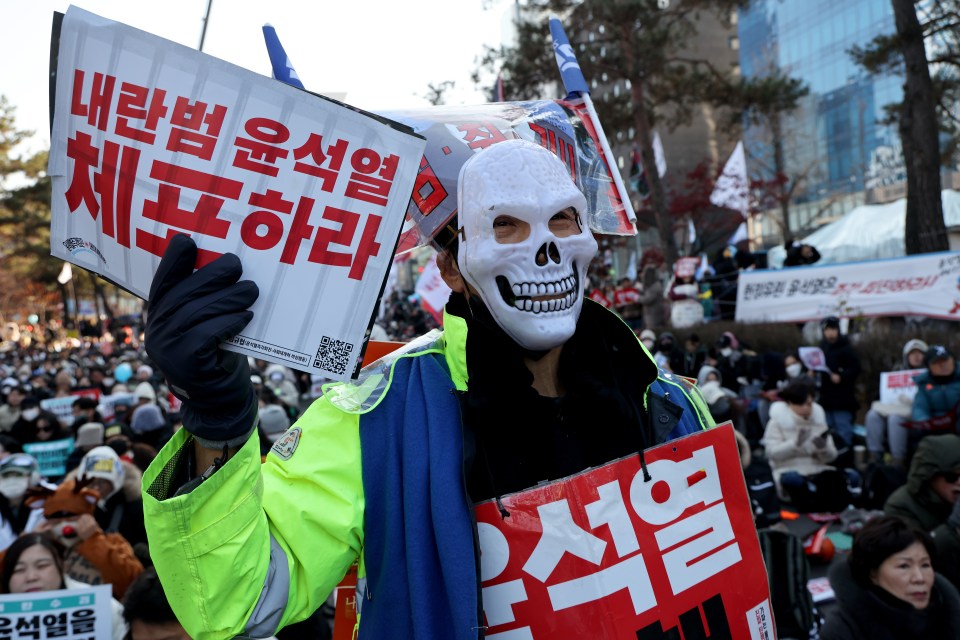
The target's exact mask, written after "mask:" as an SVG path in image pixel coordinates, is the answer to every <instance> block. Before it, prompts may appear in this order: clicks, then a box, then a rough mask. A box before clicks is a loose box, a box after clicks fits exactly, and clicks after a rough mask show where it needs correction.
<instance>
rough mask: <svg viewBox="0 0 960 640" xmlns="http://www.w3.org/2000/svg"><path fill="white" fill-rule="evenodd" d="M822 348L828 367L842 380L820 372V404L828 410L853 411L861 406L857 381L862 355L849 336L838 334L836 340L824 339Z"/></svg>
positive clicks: (821, 344) (821, 343)
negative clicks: (828, 340) (838, 380)
mask: <svg viewBox="0 0 960 640" xmlns="http://www.w3.org/2000/svg"><path fill="white" fill-rule="evenodd" d="M820 348H821V349H822V350H823V355H824V358H825V360H826V365H827V368H828V369H830V371H831V372H833V373H837V374H839V375H840V382H838V383H835V382H833V380H831V379H830V374H829V373H824V372H820V399H819V401H820V406H822V407H823V408H824V409H825V410H826V411H853V412H856V410H857V409H858V408H859V406H860V404H859V403H858V402H857V389H856V382H857V378H858V377H859V376H860V371H861V366H860V356H859V354H857V350H856V349H854V348H853V345H852V344H850V339H849V338H847V336H837V341H836V342H833V343H831V342H827V341H826V340H822V341H821V342H820Z"/></svg>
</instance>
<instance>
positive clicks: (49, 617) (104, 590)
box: [0, 584, 113, 640]
mask: <svg viewBox="0 0 960 640" xmlns="http://www.w3.org/2000/svg"><path fill="white" fill-rule="evenodd" d="M110 599H111V594H110V585H108V584H102V585H98V586H96V587H85V588H81V589H60V590H58V591H39V592H35V593H21V594H5V595H3V596H0V637H2V638H61V639H62V640H111V639H112V637H113V625H112V618H113V611H112V610H111V608H110Z"/></svg>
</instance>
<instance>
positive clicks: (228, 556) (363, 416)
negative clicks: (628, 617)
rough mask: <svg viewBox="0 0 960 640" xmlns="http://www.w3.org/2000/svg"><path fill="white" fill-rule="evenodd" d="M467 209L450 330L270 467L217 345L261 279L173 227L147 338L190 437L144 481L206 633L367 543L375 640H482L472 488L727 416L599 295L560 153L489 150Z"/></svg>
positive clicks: (307, 581) (237, 361)
mask: <svg viewBox="0 0 960 640" xmlns="http://www.w3.org/2000/svg"><path fill="white" fill-rule="evenodd" d="M458 205H459V206H458V211H459V225H460V226H459V227H456V226H454V227H453V228H452V229H450V231H451V233H450V234H449V235H450V238H448V240H449V239H452V238H456V239H457V242H456V243H454V244H450V243H449V242H443V241H442V240H439V239H438V242H439V244H441V245H444V244H446V246H447V247H448V249H447V251H444V252H443V253H441V254H440V255H439V257H438V266H439V268H440V271H441V274H442V275H443V277H444V280H445V281H446V282H447V284H448V286H450V288H451V290H452V291H453V294H452V295H451V298H450V301H449V302H448V304H447V306H446V309H445V312H446V313H445V319H444V327H445V330H444V333H443V334H432V335H428V336H426V337H425V339H424V340H420V341H418V342H415V343H412V344H411V345H408V346H407V347H406V349H405V351H404V352H403V354H395V356H394V357H393V358H391V359H388V363H387V364H386V365H384V366H385V367H386V368H385V369H384V370H383V371H382V372H384V373H387V374H389V375H386V376H384V380H385V381H386V382H387V384H386V385H382V386H381V388H379V389H377V390H375V391H373V392H372V394H367V395H366V396H364V397H365V400H363V401H362V402H361V403H360V406H357V405H356V404H354V406H353V408H350V407H348V406H347V404H346V402H344V400H345V399H346V396H345V394H346V393H348V392H349V393H351V394H353V398H354V399H356V398H357V397H358V396H357V395H356V393H355V392H356V390H358V389H360V388H362V387H361V386H362V385H363V383H364V381H365V379H363V378H362V379H361V380H360V381H358V383H357V384H356V385H342V386H339V387H333V388H332V389H330V390H328V392H327V393H325V394H324V395H323V397H321V398H320V399H319V400H318V401H316V402H315V403H314V404H313V405H312V406H311V407H310V408H309V409H307V411H306V412H305V413H304V414H303V416H302V417H301V418H300V419H299V420H298V421H297V423H296V424H295V425H294V428H292V429H291V430H290V431H288V432H287V433H286V434H284V436H283V437H281V439H280V440H278V441H277V444H276V445H275V446H274V448H273V449H272V450H271V453H270V454H268V455H267V459H266V462H265V464H263V465H261V464H260V456H259V447H258V438H257V437H256V436H255V435H253V437H251V434H253V432H254V431H255V426H256V420H255V416H256V398H255V396H254V394H253V390H252V387H251V385H250V375H249V370H248V367H247V364H246V359H245V358H243V357H240V356H238V355H237V354H232V353H230V352H226V351H223V350H220V351H217V350H216V349H213V348H212V347H213V346H215V345H216V344H217V343H218V342H220V341H222V340H224V339H226V338H228V337H229V336H232V335H235V334H236V333H237V332H238V331H240V330H241V329H242V327H243V326H244V325H245V324H246V323H247V322H248V321H249V320H250V318H251V315H252V314H251V312H250V311H249V310H247V307H248V306H249V305H250V304H251V303H252V302H253V301H254V299H255V298H256V296H257V290H256V287H255V285H253V284H252V283H247V282H237V280H238V279H239V278H240V275H241V265H240V263H239V260H238V259H237V258H236V257H235V256H231V255H227V256H224V257H223V258H221V259H219V260H217V261H215V262H213V263H212V264H210V265H208V266H207V267H204V268H203V269H200V270H199V271H197V272H196V273H192V271H193V266H194V262H195V257H196V248H195V246H194V245H193V242H192V241H191V240H189V239H187V238H185V237H183V236H177V237H175V238H173V240H172V241H171V243H170V248H169V249H168V251H167V253H166V255H165V256H164V259H163V261H162V262H161V265H160V267H159V270H158V272H157V274H156V276H155V278H154V285H153V287H152V291H151V294H150V300H151V302H150V311H149V320H148V326H147V338H146V344H147V351H148V353H149V354H150V357H151V359H152V360H153V361H154V362H155V363H156V364H157V365H158V367H159V368H160V369H161V370H162V371H164V373H165V374H166V376H167V378H168V380H169V382H170V384H171V389H172V390H173V391H174V393H176V394H177V395H178V397H180V398H181V399H182V400H184V403H183V409H182V418H183V424H184V429H183V430H181V431H180V432H178V433H177V434H176V435H175V436H174V438H173V439H172V440H171V441H170V442H169V443H168V444H167V445H166V446H165V447H164V449H163V450H162V451H161V452H160V454H159V455H158V457H157V459H156V460H155V461H154V463H153V464H152V465H151V467H150V468H149V469H148V470H147V473H146V474H145V478H144V487H145V493H144V512H145V514H146V519H147V531H148V534H149V537H150V547H151V550H152V551H153V554H154V561H155V564H156V567H157V570H158V573H159V575H160V577H161V580H162V581H164V582H165V583H166V584H168V585H176V586H177V588H176V589H170V590H169V596H170V598H171V605H172V607H173V609H174V611H175V612H176V613H177V616H178V618H179V619H180V620H181V621H182V622H183V624H184V627H185V628H186V629H187V631H188V633H189V634H190V636H191V637H229V636H233V635H236V634H249V635H252V636H265V635H271V634H273V633H275V631H276V630H277V628H279V627H282V626H285V625H286V624H288V623H290V622H292V621H294V620H296V619H298V618H302V617H305V616H307V615H308V614H309V613H310V612H312V611H313V610H315V609H316V608H317V607H318V606H319V605H320V604H321V603H322V601H323V599H324V598H326V596H327V594H328V593H329V592H330V591H331V589H332V588H333V587H334V586H335V585H336V584H337V582H338V581H339V580H340V579H341V577H342V576H343V574H344V572H345V571H346V569H347V567H348V566H349V565H350V563H352V562H353V561H354V560H356V559H357V558H358V556H360V555H363V559H362V561H361V565H360V566H361V567H362V569H361V579H362V582H361V585H365V587H362V590H363V591H364V593H366V594H372V593H375V594H377V595H376V596H375V597H373V598H370V597H365V598H363V599H362V601H363V611H362V618H361V619H362V623H361V629H360V634H361V637H366V638H374V639H377V638H397V637H414V635H416V637H419V638H424V639H437V640H440V639H441V638H443V639H447V638H468V637H472V638H476V637H477V636H478V635H479V631H478V629H480V628H482V625H483V620H482V618H481V616H482V613H481V612H480V600H479V598H480V594H479V588H478V585H479V575H478V562H477V559H476V547H475V536H476V534H477V532H476V528H475V527H476V525H475V524H474V522H473V518H472V515H473V512H472V504H471V503H472V502H475V501H480V500H485V499H489V498H497V497H499V496H501V495H505V494H507V493H511V492H515V491H519V490H522V489H525V488H528V487H531V486H534V485H536V484H537V483H538V482H540V481H542V480H544V479H559V478H563V477H565V476H568V475H570V474H572V473H576V472H578V471H581V470H583V469H585V468H588V467H591V466H594V465H599V464H603V463H605V462H608V461H611V460H614V459H617V458H619V457H621V456H625V455H630V454H636V452H637V451H638V450H642V449H644V448H646V447H649V446H651V445H654V444H656V443H658V442H662V441H664V440H667V439H670V438H673V437H678V436H680V435H683V434H688V433H692V432H695V431H698V430H700V429H702V428H704V427H706V426H709V425H710V424H712V421H711V420H710V418H709V414H708V413H707V411H706V408H705V407H704V406H703V402H702V399H701V398H700V397H699V394H698V393H697V392H696V391H695V390H694V389H692V388H690V387H687V386H686V385H685V384H684V383H682V382H681V381H679V380H678V379H677V378H675V377H673V376H672V375H670V374H662V375H660V376H658V370H657V367H656V365H655V364H654V363H653V361H652V360H651V358H650V356H649V354H647V353H646V352H645V351H644V350H643V349H642V347H641V346H640V345H639V343H638V341H637V338H636V336H635V335H634V334H633V332H631V331H630V329H629V328H628V327H627V326H626V325H625V324H624V323H623V322H621V321H620V320H619V319H618V318H616V317H615V316H614V315H613V314H611V313H610V312H608V311H606V310H605V309H603V308H602V307H601V306H600V305H598V304H595V303H593V302H585V301H584V296H583V287H584V280H585V273H586V269H587V265H588V263H589V262H590V260H591V259H592V258H593V255H594V253H595V252H596V243H595V241H594V239H593V237H592V235H591V233H590V231H589V230H588V229H587V228H586V227H585V226H584V223H583V218H582V217H581V216H582V214H583V212H584V209H585V206H586V202H585V199H584V197H583V195H582V194H581V193H580V192H579V190H577V189H576V188H575V186H574V184H573V182H572V181H571V179H570V176H569V173H568V171H567V169H566V167H565V166H564V165H563V163H562V162H560V161H559V160H558V159H557V158H556V157H555V156H554V155H553V154H551V153H550V152H548V151H546V150H544V149H543V148H541V147H539V146H537V145H535V144H532V143H529V142H523V141H508V142H503V143H499V144H496V145H493V146H491V147H489V148H487V149H485V150H483V151H481V152H479V153H478V154H477V155H475V156H473V157H472V158H471V159H470V160H469V161H467V162H466V163H465V164H464V166H463V168H462V170H461V173H460V178H459V184H458ZM174 344H176V345H177V348H172V347H173V345H174ZM204 354H206V355H207V356H208V358H207V359H206V360H205V359H204V358H203V355H204ZM366 388H370V385H367V387H366ZM667 393H669V398H665V397H664V396H665V395H666V394H667ZM388 432H389V433H391V434H393V436H391V437H386V435H385V434H386V433H388ZM191 434H192V436H191ZM224 458H226V461H225V462H224ZM403 460H407V461H408V463H407V464H404V463H403V462H402V461H403ZM413 460H416V461H418V462H417V463H416V464H413V463H412V461H413ZM640 462H641V465H643V464H644V463H643V458H642V455H641V458H640ZM261 484H262V495H261V491H260V489H257V490H256V491H254V487H260V486H261ZM175 494H176V495H175ZM306 505H310V506H309V507H307V506H306ZM401 505H402V507H401ZM227 514H231V515H230V516H229V517H227ZM407 531H409V532H410V535H407V534H405V533H404V532H407ZM414 532H415V533H414ZM197 536H202V538H203V541H201V540H200V539H199V538H198V537H197ZM194 543H196V544H197V545H199V546H194ZM190 549H194V550H196V549H203V551H202V552H201V553H199V554H195V553H193V552H191V551H190ZM268 555H269V557H267V556H268ZM224 566H228V567H232V570H231V571H224ZM408 567H410V570H409V571H408ZM414 567H415V569H414ZM201 576H202V577H201ZM416 601H420V602H423V603H429V605H427V604H424V605H423V607H424V609H423V610H412V607H413V606H414V605H412V604H411V603H412V602H416ZM428 609H429V610H428ZM414 629H416V633H414Z"/></svg>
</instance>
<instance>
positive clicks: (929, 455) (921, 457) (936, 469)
mask: <svg viewBox="0 0 960 640" xmlns="http://www.w3.org/2000/svg"><path fill="white" fill-rule="evenodd" d="M957 469H960V436H956V435H954V434H952V433H948V434H945V435H941V436H927V437H925V438H923V439H922V440H920V444H919V445H918V446H917V452H916V453H915V454H914V455H913V460H912V461H911V462H910V471H909V473H908V474H907V484H905V485H904V486H902V487H900V488H899V489H897V490H896V491H894V492H893V493H892V494H890V497H889V498H887V503H886V504H885V505H883V510H884V511H886V512H887V513H888V514H889V515H892V516H899V517H900V518H903V519H904V520H906V521H907V522H910V523H912V524H915V525H917V526H918V527H920V528H921V529H923V530H924V531H933V530H934V529H936V528H937V527H939V526H940V525H942V524H944V523H945V522H946V521H947V516H949V515H950V511H951V509H952V508H953V506H952V505H951V504H949V503H947V502H945V501H944V500H943V498H941V497H940V496H939V495H937V492H936V491H934V490H933V487H931V486H930V480H931V479H933V476H935V475H936V474H938V473H941V472H944V471H955V470H957Z"/></svg>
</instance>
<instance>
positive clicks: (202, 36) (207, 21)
mask: <svg viewBox="0 0 960 640" xmlns="http://www.w3.org/2000/svg"><path fill="white" fill-rule="evenodd" d="M211 6H213V0H207V13H206V15H204V16H203V31H201V32H200V46H199V47H197V50H198V51H203V41H204V40H206V38H207V25H208V24H210V7H211Z"/></svg>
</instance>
